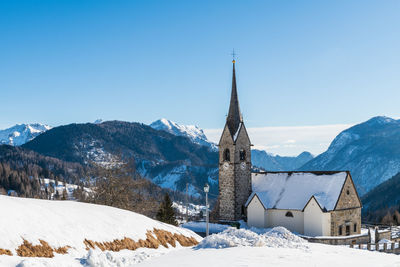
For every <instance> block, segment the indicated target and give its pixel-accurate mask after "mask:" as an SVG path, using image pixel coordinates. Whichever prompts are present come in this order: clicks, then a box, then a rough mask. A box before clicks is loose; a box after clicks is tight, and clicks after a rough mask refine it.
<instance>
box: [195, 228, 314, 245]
mask: <svg viewBox="0 0 400 267" xmlns="http://www.w3.org/2000/svg"><path fill="white" fill-rule="evenodd" d="M229 247H276V248H278V247H283V248H307V242H306V241H305V240H303V239H302V238H300V237H298V236H296V235H295V234H293V233H291V232H290V231H288V230H287V229H286V228H284V227H275V228H272V229H265V230H261V229H256V228H252V229H251V230H247V229H236V228H229V229H227V230H225V231H223V232H221V233H218V234H213V235H210V236H208V237H206V238H204V239H203V240H202V241H201V242H200V243H199V245H197V246H196V248H197V249H200V248H229Z"/></svg>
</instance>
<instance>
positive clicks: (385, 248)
mask: <svg viewBox="0 0 400 267" xmlns="http://www.w3.org/2000/svg"><path fill="white" fill-rule="evenodd" d="M383 250H384V251H387V243H383Z"/></svg>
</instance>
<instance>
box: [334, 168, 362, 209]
mask: <svg viewBox="0 0 400 267" xmlns="http://www.w3.org/2000/svg"><path fill="white" fill-rule="evenodd" d="M359 207H361V202H360V200H359V199H358V196H357V192H356V188H355V187H354V184H353V182H352V180H351V179H350V176H349V175H348V176H347V178H346V181H345V182H344V185H343V188H342V191H341V193H340V196H339V200H338V202H337V204H336V209H337V210H341V209H348V208H359Z"/></svg>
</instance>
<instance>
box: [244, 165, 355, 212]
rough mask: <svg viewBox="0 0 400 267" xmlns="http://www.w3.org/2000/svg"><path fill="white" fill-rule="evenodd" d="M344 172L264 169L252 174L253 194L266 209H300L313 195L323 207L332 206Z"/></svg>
mask: <svg viewBox="0 0 400 267" xmlns="http://www.w3.org/2000/svg"><path fill="white" fill-rule="evenodd" d="M346 177H347V172H346V171H338V172H265V173H253V174H252V177H251V178H252V180H251V183H252V189H253V193H252V194H251V195H250V197H249V199H248V200H247V202H246V206H247V205H248V204H249V203H250V201H251V200H252V198H253V197H254V195H257V196H258V198H259V199H260V201H261V202H262V204H263V205H264V207H265V208H266V209H293V210H303V209H304V207H305V206H306V204H307V202H308V201H309V200H310V198H311V197H312V196H314V197H315V199H316V200H317V201H318V204H319V205H320V206H321V208H322V209H326V210H327V211H330V210H333V209H334V208H335V205H336V202H337V200H338V198H339V196H340V191H341V190H342V187H343V184H344V182H345V181H346Z"/></svg>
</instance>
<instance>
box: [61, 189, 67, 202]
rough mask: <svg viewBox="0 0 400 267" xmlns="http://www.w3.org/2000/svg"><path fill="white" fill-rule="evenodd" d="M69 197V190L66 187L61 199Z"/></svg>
mask: <svg viewBox="0 0 400 267" xmlns="http://www.w3.org/2000/svg"><path fill="white" fill-rule="evenodd" d="M67 198H68V194H67V190H66V189H65V188H64V190H63V192H62V197H61V200H67Z"/></svg>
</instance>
